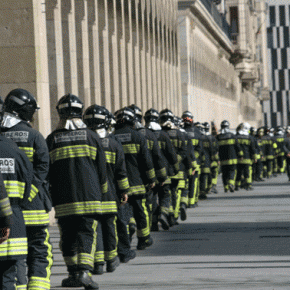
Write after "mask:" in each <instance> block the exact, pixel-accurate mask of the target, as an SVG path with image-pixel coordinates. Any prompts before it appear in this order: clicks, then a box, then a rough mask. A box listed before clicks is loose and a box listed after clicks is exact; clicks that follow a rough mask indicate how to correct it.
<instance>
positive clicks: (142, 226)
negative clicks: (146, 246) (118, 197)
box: [128, 196, 150, 240]
mask: <svg viewBox="0 0 290 290" xmlns="http://www.w3.org/2000/svg"><path fill="white" fill-rule="evenodd" d="M128 202H129V204H130V205H131V207H132V209H133V215H134V218H135V220H136V224H137V237H138V239H141V240H147V239H148V238H149V237H150V225H149V213H148V210H147V206H146V198H145V197H144V196H130V197H129V201H128Z"/></svg>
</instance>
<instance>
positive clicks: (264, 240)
mask: <svg viewBox="0 0 290 290" xmlns="http://www.w3.org/2000/svg"><path fill="white" fill-rule="evenodd" d="M218 187H219V192H220V193H219V194H217V195H209V198H208V199H207V200H204V201H200V202H199V207H197V208H195V209H190V210H188V219H187V220H186V221H185V222H182V223H180V225H178V226H175V227H173V228H171V229H170V231H167V232H165V231H163V230H161V231H159V232H155V233H153V238H154V245H153V246H152V247H150V248H148V249H146V250H145V251H137V257H136V258H135V259H134V260H132V261H130V262H129V263H127V264H121V266H120V267H118V269H117V270H116V271H115V272H114V273H105V274H103V275H101V276H94V279H95V280H96V281H97V282H98V283H99V285H100V289H101V290H102V289H103V290H105V289H106V290H115V289H117V290H125V289H126V290H128V289H130V290H132V289H136V290H137V289H152V290H159V289H160V290H161V289H162V290H164V289H186V290H191V289H205V290H206V289H231V290H233V289H235V290H236V289H239V290H240V289H245V290H249V289H255V290H257V289H261V290H266V289H267V290H268V289H271V290H273V289H275V290H276V289H290V271H289V270H290V247H289V243H290V183H289V182H288V178H287V177H286V175H282V176H279V177H277V178H272V179H270V180H267V181H266V182H264V183H256V184H255V189H254V190H253V191H250V192H248V191H244V190H242V191H238V192H235V193H224V192H223V190H222V187H221V181H220V180H219V186H218ZM50 232H51V236H52V239H51V240H52V243H53V246H54V259H55V261H54V266H53V269H52V289H64V288H60V287H59V286H60V284H61V280H62V279H63V278H65V277H66V276H67V273H66V268H65V266H64V262H63V259H62V256H61V253H60V251H59V248H58V241H59V234H58V230H57V228H56V227H51V228H50ZM136 245H137V240H136V239H134V240H133V244H132V248H133V249H134V248H136Z"/></svg>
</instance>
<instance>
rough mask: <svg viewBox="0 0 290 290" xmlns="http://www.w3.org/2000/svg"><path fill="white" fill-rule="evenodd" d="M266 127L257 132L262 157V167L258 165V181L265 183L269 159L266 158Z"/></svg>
mask: <svg viewBox="0 0 290 290" xmlns="http://www.w3.org/2000/svg"><path fill="white" fill-rule="evenodd" d="M264 135H265V127H260V128H258V130H257V143H258V146H259V148H260V157H261V159H260V160H261V162H260V165H258V168H257V169H258V173H257V176H258V178H259V179H258V181H264V179H263V177H266V175H267V158H266V146H265V140H264Z"/></svg>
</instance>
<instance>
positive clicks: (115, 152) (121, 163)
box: [101, 137, 130, 206]
mask: <svg viewBox="0 0 290 290" xmlns="http://www.w3.org/2000/svg"><path fill="white" fill-rule="evenodd" d="M101 141H102V145H103V149H104V152H105V156H106V162H107V177H108V185H109V190H108V194H110V195H112V196H111V199H112V200H115V201H116V204H117V206H119V205H120V200H121V198H122V195H123V194H125V193H127V192H128V191H129V188H130V186H129V180H128V176H127V170H126V163H125V154H124V151H123V147H122V145H121V144H120V143H119V142H118V141H116V140H115V139H114V138H113V137H106V138H102V139H101Z"/></svg>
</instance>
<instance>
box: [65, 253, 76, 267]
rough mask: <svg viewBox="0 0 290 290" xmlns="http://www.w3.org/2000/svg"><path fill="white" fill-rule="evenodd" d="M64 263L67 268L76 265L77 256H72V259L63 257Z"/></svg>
mask: <svg viewBox="0 0 290 290" xmlns="http://www.w3.org/2000/svg"><path fill="white" fill-rule="evenodd" d="M63 259H64V262H65V264H66V265H67V266H74V265H77V264H78V256H77V255H75V256H72V257H63Z"/></svg>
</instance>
